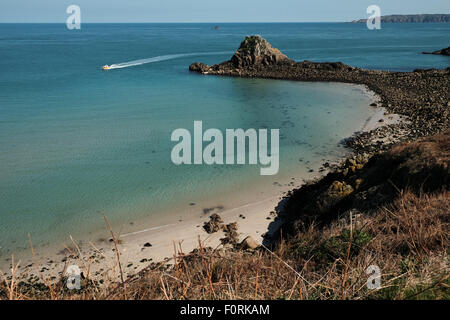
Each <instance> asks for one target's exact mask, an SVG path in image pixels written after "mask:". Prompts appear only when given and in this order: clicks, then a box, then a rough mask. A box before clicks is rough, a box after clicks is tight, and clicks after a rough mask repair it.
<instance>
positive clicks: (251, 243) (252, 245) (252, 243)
mask: <svg viewBox="0 0 450 320" xmlns="http://www.w3.org/2000/svg"><path fill="white" fill-rule="evenodd" d="M240 247H241V249H242V250H249V249H250V250H254V249H256V248H258V247H259V243H258V242H257V241H256V240H255V239H253V237H252V236H248V237H246V238H245V239H244V240H243V241H242V242H241V243H240Z"/></svg>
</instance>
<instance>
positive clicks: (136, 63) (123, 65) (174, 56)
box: [108, 51, 230, 70]
mask: <svg viewBox="0 0 450 320" xmlns="http://www.w3.org/2000/svg"><path fill="white" fill-rule="evenodd" d="M228 53H230V52H228V51H226V52H225V51H223V52H197V53H180V54H168V55H163V56H157V57H152V58H147V59H139V60H133V61H128V62H122V63H115V64H112V65H110V66H108V70H112V69H122V68H128V67H134V66H140V65H143V64H147V63H153V62H160V61H166V60H173V59H179V58H185V57H192V56H208V55H219V54H228Z"/></svg>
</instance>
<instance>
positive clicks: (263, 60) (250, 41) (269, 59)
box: [231, 36, 293, 68]
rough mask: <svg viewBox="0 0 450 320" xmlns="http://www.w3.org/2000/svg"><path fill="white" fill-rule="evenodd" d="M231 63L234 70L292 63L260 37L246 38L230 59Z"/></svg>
mask: <svg viewBox="0 0 450 320" xmlns="http://www.w3.org/2000/svg"><path fill="white" fill-rule="evenodd" d="M231 62H232V63H233V65H234V67H236V68H243V67H248V66H253V65H264V66H267V65H273V64H278V63H282V62H289V63H292V62H293V61H292V60H291V59H289V58H288V57H287V56H285V55H284V54H282V53H281V51H280V50H278V49H277V48H274V47H272V46H271V45H270V43H269V42H267V41H266V40H265V39H263V38H262V37H260V36H247V37H245V40H244V41H242V43H241V45H240V47H239V49H238V50H237V51H236V53H235V54H234V55H233V57H232V58H231Z"/></svg>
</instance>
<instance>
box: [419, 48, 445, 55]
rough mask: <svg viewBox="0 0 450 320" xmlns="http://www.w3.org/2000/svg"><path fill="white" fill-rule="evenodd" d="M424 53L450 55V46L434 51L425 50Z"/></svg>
mask: <svg viewBox="0 0 450 320" xmlns="http://www.w3.org/2000/svg"><path fill="white" fill-rule="evenodd" d="M423 54H441V55H443V56H450V47H448V48H445V49H442V50H437V51H433V52H423Z"/></svg>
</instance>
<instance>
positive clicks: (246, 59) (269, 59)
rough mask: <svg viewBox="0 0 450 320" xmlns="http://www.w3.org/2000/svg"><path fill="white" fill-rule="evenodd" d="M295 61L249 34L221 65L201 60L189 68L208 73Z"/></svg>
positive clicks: (263, 40) (260, 38)
mask: <svg viewBox="0 0 450 320" xmlns="http://www.w3.org/2000/svg"><path fill="white" fill-rule="evenodd" d="M294 63H295V62H294V61H293V60H291V59H289V58H288V57H287V56H286V55H284V54H283V53H281V51H280V50H278V49H277V48H274V47H272V45H271V44H270V43H269V42H267V40H265V39H263V38H262V37H260V36H247V37H245V39H244V41H242V42H241V45H240V46H239V49H238V50H237V51H236V52H235V54H234V55H233V56H232V57H231V59H230V60H229V61H225V62H223V63H221V64H219V65H214V66H208V65H206V64H203V63H201V62H195V63H193V64H191V65H190V66H189V70H191V71H195V72H200V73H204V74H208V73H214V72H217V73H221V72H222V71H224V70H235V71H238V70H240V69H246V68H252V67H255V68H257V67H264V66H271V65H280V64H288V65H291V64H294Z"/></svg>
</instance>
